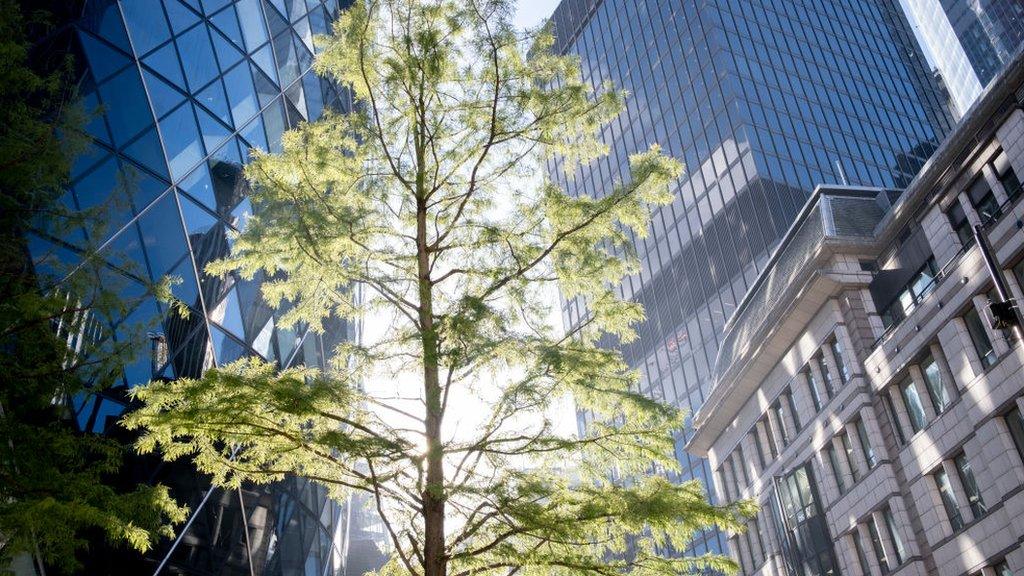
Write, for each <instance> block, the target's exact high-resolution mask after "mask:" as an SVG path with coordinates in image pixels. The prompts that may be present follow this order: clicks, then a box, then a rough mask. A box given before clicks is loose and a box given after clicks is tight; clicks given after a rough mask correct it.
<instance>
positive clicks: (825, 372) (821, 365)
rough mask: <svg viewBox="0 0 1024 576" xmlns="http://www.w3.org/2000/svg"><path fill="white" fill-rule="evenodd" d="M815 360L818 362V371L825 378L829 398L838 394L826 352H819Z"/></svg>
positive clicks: (826, 392)
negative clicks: (826, 358)
mask: <svg viewBox="0 0 1024 576" xmlns="http://www.w3.org/2000/svg"><path fill="white" fill-rule="evenodd" d="M814 361H815V362H817V363H818V371H819V372H821V378H822V379H823V380H825V394H827V395H828V397H829V398H831V397H833V396H835V395H836V387H835V383H834V382H832V371H831V370H830V369H829V367H828V360H825V355H824V354H818V355H817V356H815V358H814Z"/></svg>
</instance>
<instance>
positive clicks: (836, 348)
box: [828, 338, 850, 384]
mask: <svg viewBox="0 0 1024 576" xmlns="http://www.w3.org/2000/svg"><path fill="white" fill-rule="evenodd" d="M828 345H829V348H830V349H831V350H832V357H833V358H835V360H836V369H837V371H838V372H839V380H840V381H841V382H842V383H843V384H846V383H847V382H849V381H850V369H849V367H847V365H846V359H845V358H844V357H843V347H842V345H841V344H839V340H838V339H837V338H833V339H832V340H829V343H828Z"/></svg>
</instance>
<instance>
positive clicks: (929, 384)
mask: <svg viewBox="0 0 1024 576" xmlns="http://www.w3.org/2000/svg"><path fill="white" fill-rule="evenodd" d="M921 373H922V374H924V383H925V387H926V388H927V389H928V396H930V397H931V401H932V406H934V407H935V412H936V413H937V414H942V413H943V412H945V411H946V408H949V405H950V404H951V403H952V402H953V399H952V398H950V396H949V392H948V391H947V390H946V386H945V384H944V383H943V382H942V373H941V372H940V371H939V363H938V362H936V361H935V358H933V357H932V356H930V355H929V356H927V357H925V359H924V361H922V362H921Z"/></svg>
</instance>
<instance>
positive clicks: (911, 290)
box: [880, 256, 939, 328]
mask: <svg viewBox="0 0 1024 576" xmlns="http://www.w3.org/2000/svg"><path fill="white" fill-rule="evenodd" d="M938 271H939V270H938V267H937V266H936V265H935V258H934V257H931V256H929V257H928V260H927V261H926V262H925V263H924V265H923V266H921V268H920V269H918V271H917V272H916V273H914V275H913V276H912V277H911V278H910V280H909V281H908V282H907V284H906V286H904V288H903V290H901V291H900V292H899V294H897V295H896V297H895V298H894V299H893V300H892V302H890V303H889V304H888V305H886V306H885V307H884V308H883V309H882V311H881V313H880V316H881V317H882V324H883V325H885V327H886V328H889V327H890V326H893V325H895V324H898V323H899V322H902V321H903V319H904V318H906V317H907V315H908V314H910V313H911V312H913V311H914V309H915V308H917V305H918V304H920V303H921V301H922V300H923V299H924V297H925V296H927V295H928V294H930V293H931V292H932V290H933V289H934V288H935V275H936V274H938Z"/></svg>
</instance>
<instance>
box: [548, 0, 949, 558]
mask: <svg viewBox="0 0 1024 576" xmlns="http://www.w3.org/2000/svg"><path fill="white" fill-rule="evenodd" d="M551 25H552V26H553V30H554V34H555V36H556V41H555V50H557V51H558V52H560V53H564V54H575V55H578V56H579V58H580V61H581V67H582V74H583V76H584V78H585V79H587V80H589V81H590V82H592V83H593V84H594V85H595V86H598V85H600V84H601V83H603V82H607V81H611V82H613V83H614V84H615V85H616V86H619V87H621V88H624V89H626V90H628V91H629V94H630V97H629V98H627V100H626V110H625V112H624V113H623V114H622V115H621V116H620V117H619V118H618V119H616V120H615V121H613V122H612V123H611V124H610V125H609V126H608V127H606V128H605V131H604V133H603V134H602V136H603V139H604V141H605V142H606V143H607V144H608V145H609V146H610V149H611V154H610V156H609V157H607V158H604V159H601V160H600V161H597V162H593V163H591V164H590V165H588V166H585V167H583V168H580V169H577V170H576V171H575V172H574V173H572V174H569V175H566V174H565V172H564V170H563V169H562V168H561V165H560V162H559V161H557V160H554V161H552V162H551V164H550V166H549V174H550V176H551V178H552V179H554V180H556V181H558V182H559V183H560V184H561V185H563V186H565V187H566V189H567V190H569V191H570V193H573V194H586V195H592V196H601V195H602V194H604V193H605V191H607V190H608V189H610V187H611V186H612V185H613V183H614V182H615V181H617V180H621V179H623V178H625V177H627V159H628V156H629V154H631V153H634V152H637V151H642V150H645V149H647V148H648V146H649V145H650V144H653V143H659V144H661V145H662V147H663V150H664V151H665V152H666V153H668V154H670V155H672V156H674V157H676V158H678V159H680V160H683V161H684V162H685V164H686V168H687V172H686V174H685V176H684V177H683V178H681V179H680V180H678V182H676V183H675V184H674V185H673V186H674V193H675V201H674V202H673V203H672V204H671V205H669V206H665V207H663V208H661V209H659V210H658V211H657V212H656V213H655V214H654V218H653V222H652V224H651V234H650V235H649V236H648V237H647V238H646V239H636V240H635V243H636V248H637V252H638V254H639V256H640V259H641V264H642V270H641V272H640V273H639V274H637V275H635V276H633V277H629V278H627V279H625V280H624V281H623V283H622V284H621V286H620V287H619V290H620V292H621V294H622V296H623V297H625V298H629V299H632V300H634V301H638V302H641V303H643V305H644V307H645V309H646V311H647V318H648V319H647V320H646V321H645V322H644V323H643V325H641V326H640V329H639V336H640V337H639V338H638V339H637V340H636V341H634V342H632V343H629V344H624V345H621V349H622V350H623V352H624V354H625V357H626V360H627V361H628V362H629V364H630V365H631V366H633V367H635V368H637V369H639V370H640V372H641V387H642V392H644V393H645V394H648V395H650V396H652V397H655V398H659V399H663V400H665V401H668V402H671V403H674V404H676V405H678V406H680V407H683V408H687V409H690V410H696V409H697V408H698V407H700V405H701V404H702V403H703V401H704V398H705V397H706V396H707V394H708V392H709V390H708V388H709V386H710V382H711V380H712V378H711V371H712V368H713V367H714V364H715V354H716V351H717V349H718V343H719V339H720V336H721V334H722V329H723V326H724V325H725V322H726V320H727V319H728V318H729V316H730V315H731V314H732V313H733V311H734V310H735V308H736V304H737V303H738V302H739V301H740V299H741V298H743V295H744V293H745V292H746V290H747V288H748V287H749V286H750V284H751V283H752V282H753V281H754V279H755V278H756V277H757V275H758V272H759V271H760V270H761V268H762V267H763V266H764V264H765V262H766V261H767V259H768V257H769V254H770V253H771V251H772V249H773V248H774V246H775V245H776V244H777V242H778V240H779V238H781V237H782V236H783V234H784V233H785V232H786V230H787V229H788V228H789V226H790V224H791V223H792V222H793V220H794V218H795V216H796V215H797V213H798V212H799V210H800V208H801V207H802V206H803V204H804V202H805V201H806V200H807V198H808V197H809V196H810V194H811V191H812V190H813V189H814V187H815V185H817V184H818V183H822V182H824V183H830V182H834V183H847V184H850V185H863V186H869V185H870V186H879V187H884V188H902V187H904V186H906V185H907V183H909V181H910V180H911V179H912V178H913V176H914V175H915V174H916V172H917V171H918V169H919V168H920V166H921V165H922V163H923V162H924V161H925V159H926V158H928V156H929V155H930V154H931V152H932V151H933V150H934V148H935V146H936V144H937V143H938V142H939V141H940V140H941V139H942V137H943V136H944V135H945V134H946V133H947V131H948V130H949V129H950V119H949V118H948V114H947V113H946V112H945V110H944V107H943V103H942V102H941V100H940V96H939V92H938V89H937V87H936V85H935V84H934V79H933V77H932V76H931V75H930V74H929V71H928V68H927V66H926V64H925V61H924V58H923V55H922V53H921V51H920V49H919V48H918V46H917V44H916V42H915V41H914V39H913V37H912V34H911V30H910V28H909V26H908V24H907V21H906V20H905V18H904V16H903V14H902V11H901V9H900V6H899V4H898V2H897V1H896V0H843V1H832V0H775V1H773V2H764V1H761V0H686V1H682V2H655V1H651V0H647V1H644V0H603V1H602V0H564V1H563V2H562V3H561V4H560V5H559V6H558V8H557V9H556V10H555V13H554V15H553V16H552V18H551ZM583 314H585V310H584V309H583V307H582V304H581V303H580V302H577V301H569V302H564V303H563V318H564V321H565V323H566V325H567V326H571V325H573V324H574V323H575V322H578V321H579V319H580V318H581V316H582V315H583ZM609 345H617V344H615V343H613V342H609ZM586 418H587V416H586V415H585V414H581V415H580V426H581V428H582V427H585V426H586ZM688 435H689V431H686V432H685V433H684V434H683V437H681V438H680V439H679V442H678V444H677V446H678V447H677V456H678V458H679V460H680V462H681V464H682V469H683V473H682V476H681V478H679V479H683V480H685V479H690V478H697V479H700V480H702V481H703V482H704V483H705V485H707V486H711V485H712V482H711V481H710V478H709V472H708V468H707V464H706V463H705V462H704V461H702V460H701V459H700V458H697V457H694V456H691V455H689V454H687V453H685V452H684V451H683V448H682V446H683V445H684V443H685V440H686V438H685V437H686V436H688ZM721 547H722V542H721V537H720V535H717V534H714V533H711V534H706V535H704V536H702V537H699V538H698V539H697V540H695V542H694V544H693V549H692V551H693V552H695V553H700V552H703V551H706V550H719V549H721Z"/></svg>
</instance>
